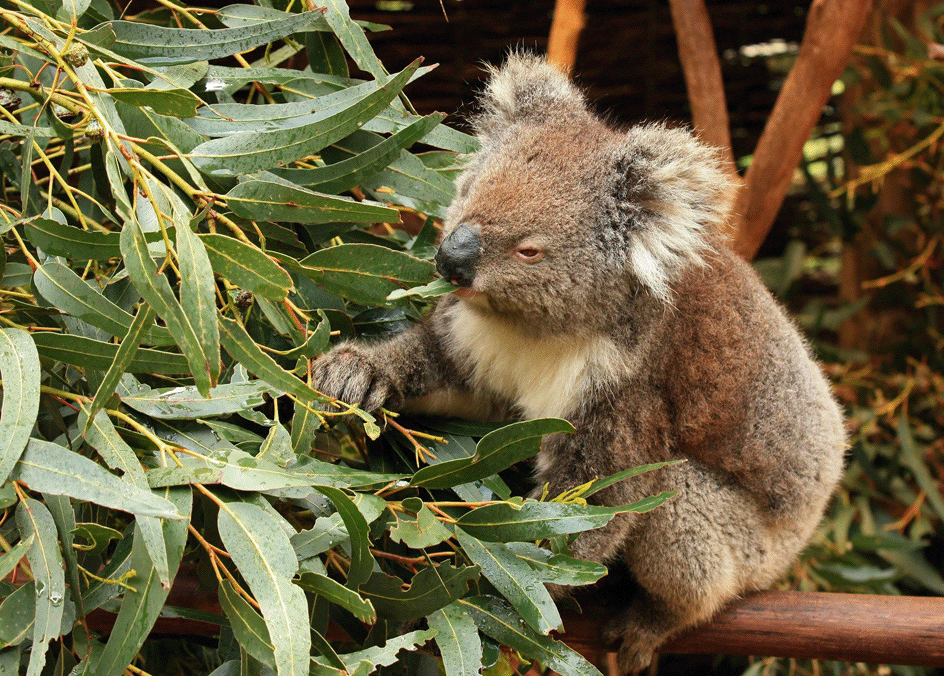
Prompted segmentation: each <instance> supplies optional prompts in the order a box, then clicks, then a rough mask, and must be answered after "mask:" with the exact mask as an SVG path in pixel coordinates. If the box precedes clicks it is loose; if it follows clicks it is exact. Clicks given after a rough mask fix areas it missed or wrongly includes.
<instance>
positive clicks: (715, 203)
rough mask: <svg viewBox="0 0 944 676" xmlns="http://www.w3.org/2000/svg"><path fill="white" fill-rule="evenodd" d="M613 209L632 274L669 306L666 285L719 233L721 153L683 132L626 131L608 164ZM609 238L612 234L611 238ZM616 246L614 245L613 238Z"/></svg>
mask: <svg viewBox="0 0 944 676" xmlns="http://www.w3.org/2000/svg"><path fill="white" fill-rule="evenodd" d="M613 172H614V184H613V185H614V195H613V196H614V198H615V200H616V207H617V213H620V214H622V219H623V221H624V223H625V225H626V227H623V228H620V229H619V230H620V231H621V235H620V236H621V237H622V238H624V239H625V240H626V241H625V242H624V245H623V246H618V247H616V250H619V251H622V252H625V254H626V256H627V260H626V263H627V264H628V267H629V271H630V272H631V273H632V275H633V276H634V277H635V278H636V279H637V280H638V281H639V282H640V283H641V284H642V285H643V286H645V287H646V288H648V289H649V291H650V292H651V293H652V294H653V295H655V296H657V297H659V298H662V299H663V300H665V301H666V302H669V303H671V283H672V281H673V280H674V279H675V278H676V277H677V276H678V275H679V274H680V273H681V272H682V271H683V270H684V269H685V268H686V267H688V266H690V265H700V264H702V263H703V254H704V253H705V252H706V251H707V250H709V249H710V248H711V246H712V243H713V242H717V241H718V239H719V237H721V236H722V235H723V233H724V224H725V220H726V219H727V217H728V214H729V212H730V209H731V198H732V196H733V194H734V191H733V189H732V187H733V186H732V183H731V179H730V177H729V175H728V174H727V172H726V171H725V169H724V165H723V161H722V157H721V153H720V152H718V151H717V150H716V149H714V148H710V147H708V146H706V145H704V144H703V143H701V142H700V141H698V140H697V139H696V138H695V137H694V136H693V135H692V134H691V133H690V132H689V131H687V130H683V129H671V128H668V127H666V126H665V125H660V124H648V125H643V126H639V127H634V128H632V129H630V130H629V131H628V132H627V133H626V135H625V137H624V139H623V142H622V143H621V144H620V146H619V147H618V148H617V150H616V157H615V159H614V162H613ZM611 236H613V235H611ZM614 244H615V243H614Z"/></svg>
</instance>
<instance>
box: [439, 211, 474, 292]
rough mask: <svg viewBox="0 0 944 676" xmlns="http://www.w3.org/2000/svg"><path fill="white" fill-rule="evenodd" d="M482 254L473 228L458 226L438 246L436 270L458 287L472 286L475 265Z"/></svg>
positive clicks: (463, 225)
mask: <svg viewBox="0 0 944 676" xmlns="http://www.w3.org/2000/svg"><path fill="white" fill-rule="evenodd" d="M481 252H482V238H481V237H479V233H478V232H476V231H475V229H474V228H472V227H470V226H468V225H465V224H460V225H459V227H457V228H456V229H455V230H453V231H452V232H450V233H449V234H448V235H447V236H446V238H445V239H444V240H443V241H442V244H440V245H439V252H438V253H437V254H436V269H437V270H438V271H439V274H441V275H442V276H443V277H445V278H446V279H448V280H449V281H450V282H452V283H453V284H458V285H459V286H472V280H473V279H474V278H475V264H476V263H477V262H478V260H479V254H481Z"/></svg>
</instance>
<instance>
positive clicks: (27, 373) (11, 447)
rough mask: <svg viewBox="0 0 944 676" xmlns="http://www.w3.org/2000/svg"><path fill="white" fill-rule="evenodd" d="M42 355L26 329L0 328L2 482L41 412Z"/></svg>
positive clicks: (0, 468) (20, 453) (0, 448)
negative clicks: (40, 378)
mask: <svg viewBox="0 0 944 676" xmlns="http://www.w3.org/2000/svg"><path fill="white" fill-rule="evenodd" d="M39 376H40V367H39V354H38V353H37V352H36V345H35V344H34V343H33V339H32V337H31V336H30V334H28V333H27V332H26V331H21V330H19V329H0V377H2V378H3V407H2V409H0V484H3V483H5V482H6V480H7V477H8V476H9V474H10V471H11V470H12V469H13V466H14V465H15V464H16V462H17V460H19V459H20V456H21V455H22V453H23V450H24V449H25V448H26V443H27V442H28V441H29V436H30V432H31V431H32V430H33V425H34V424H35V422H36V414H37V413H38V412H39Z"/></svg>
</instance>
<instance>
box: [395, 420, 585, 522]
mask: <svg viewBox="0 0 944 676" xmlns="http://www.w3.org/2000/svg"><path fill="white" fill-rule="evenodd" d="M573 431H574V426H573V425H571V424H570V423H569V422H567V421H566V420H561V419H558V418H541V419H538V420H525V421H523V422H518V423H512V424H511V425H507V426H505V427H502V428H500V429H497V430H495V431H494V432H489V433H488V434H486V435H485V436H484V437H482V439H481V441H479V443H478V445H476V447H475V455H473V456H472V457H471V458H460V459H458V460H448V461H446V462H441V463H439V464H437V465H429V466H427V467H423V468H421V469H419V470H418V471H417V472H416V474H414V475H413V479H412V481H411V483H412V484H413V485H414V486H423V487H424V488H451V487H452V486H458V485H459V484H464V483H468V482H470V481H475V480H477V479H484V478H485V477H488V476H490V475H492V474H497V473H498V472H500V471H501V470H503V469H506V468H508V467H510V466H511V465H513V464H515V463H516V462H520V461H521V460H525V459H527V458H530V457H531V456H533V455H535V454H536V453H537V452H538V451H539V450H541V437H543V436H544V435H546V434H558V433H564V434H570V433H572V432H573ZM529 539H535V538H529Z"/></svg>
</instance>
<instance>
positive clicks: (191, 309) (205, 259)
mask: <svg viewBox="0 0 944 676" xmlns="http://www.w3.org/2000/svg"><path fill="white" fill-rule="evenodd" d="M177 256H178V258H179V262H180V307H181V309H183V311H184V314H185V315H186V316H187V317H189V318H190V322H191V325H192V326H193V330H194V333H196V335H197V340H198V341H199V343H200V347H201V350H202V352H203V354H204V355H206V359H207V362H208V364H209V367H210V382H211V383H212V384H216V381H217V380H218V379H219V377H220V332H219V327H218V325H217V322H216V283H215V282H214V281H213V268H212V266H211V265H210V258H209V256H207V251H206V248H205V247H204V245H203V242H202V241H201V240H200V238H199V237H197V236H196V235H195V234H193V231H192V230H191V229H190V227H189V226H188V225H187V224H180V225H178V227H177Z"/></svg>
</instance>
